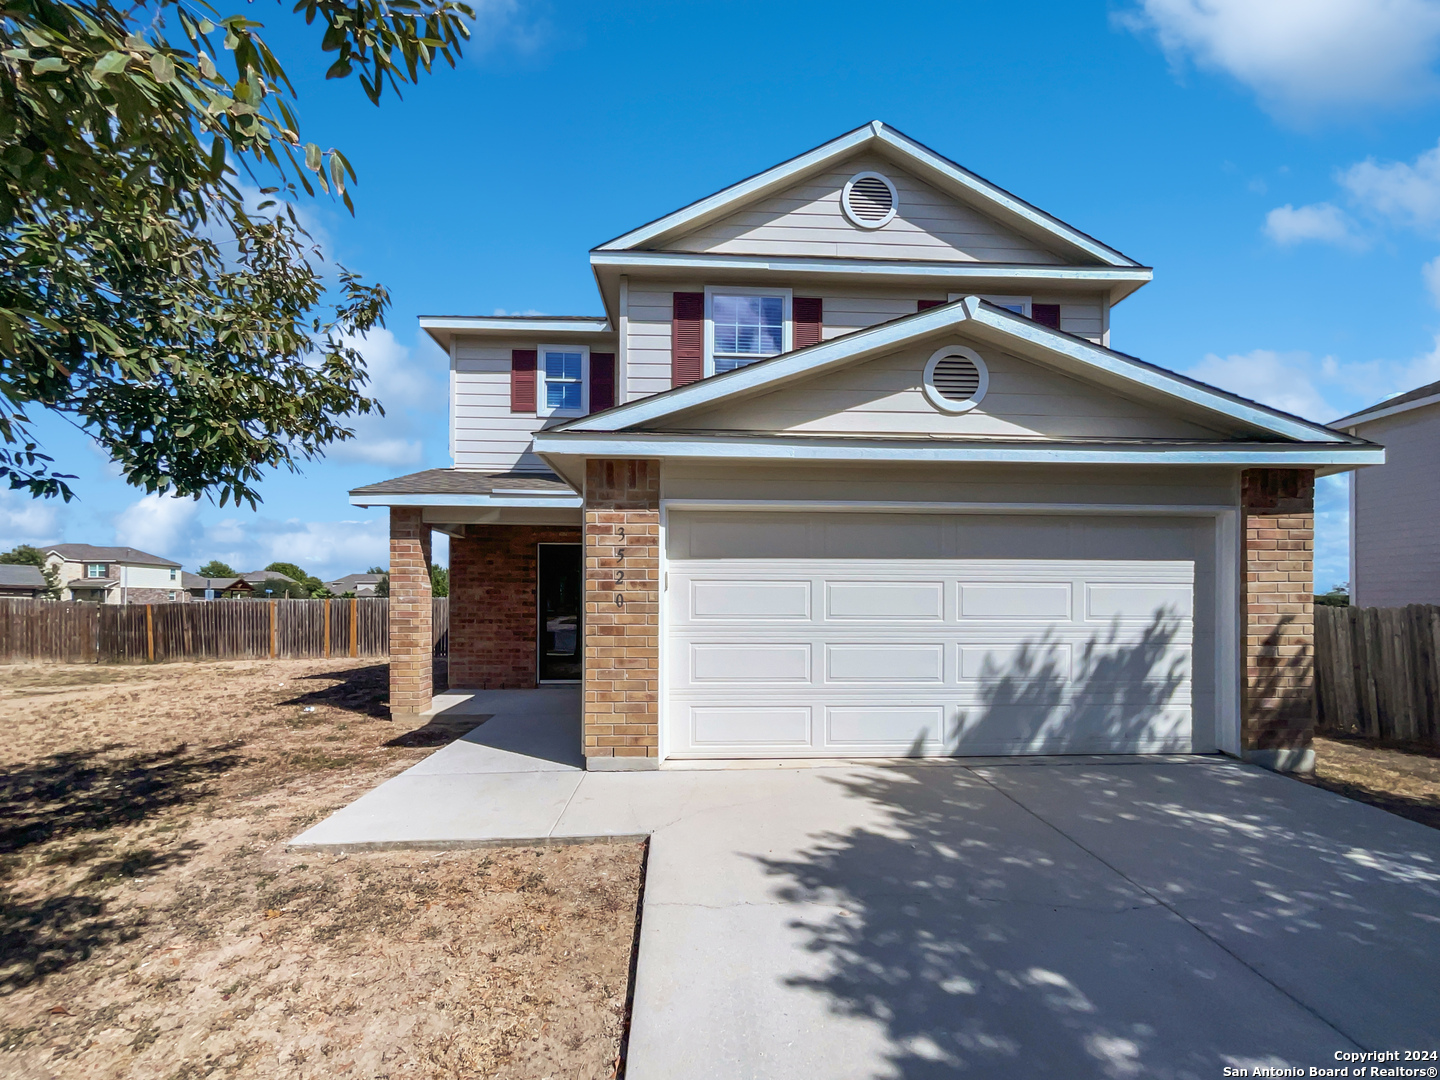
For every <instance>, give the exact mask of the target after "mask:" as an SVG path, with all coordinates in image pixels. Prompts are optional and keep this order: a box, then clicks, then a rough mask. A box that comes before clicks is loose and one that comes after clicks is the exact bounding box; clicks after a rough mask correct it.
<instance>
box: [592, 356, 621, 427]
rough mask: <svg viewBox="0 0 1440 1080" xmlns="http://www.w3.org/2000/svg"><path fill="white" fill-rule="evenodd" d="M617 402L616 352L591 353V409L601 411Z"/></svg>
mask: <svg viewBox="0 0 1440 1080" xmlns="http://www.w3.org/2000/svg"><path fill="white" fill-rule="evenodd" d="M614 404H615V354H614V353H605V352H592V353H591V354H590V411H591V412H599V411H600V410H601V409H608V408H610V407H611V406H612V405H614Z"/></svg>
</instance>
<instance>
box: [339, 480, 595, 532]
mask: <svg viewBox="0 0 1440 1080" xmlns="http://www.w3.org/2000/svg"><path fill="white" fill-rule="evenodd" d="M583 503H584V500H583V499H582V497H581V496H580V495H579V494H578V493H577V492H576V491H575V490H574V489H573V488H572V487H571V486H570V485H569V484H567V483H566V482H565V481H563V480H561V479H560V478H559V477H558V476H554V475H551V474H531V473H486V472H478V471H474V470H470V469H427V470H426V471H424V472H419V473H411V474H410V475H409V476H399V477H396V478H394V479H393V480H382V481H381V482H380V483H378V484H369V485H367V486H365V487H360V488H355V489H354V490H353V491H351V492H350V505H351V506H361V507H366V508H370V507H378V506H383V507H387V508H398V507H413V508H418V509H420V510H421V511H422V519H423V521H424V522H425V523H426V524H430V525H434V526H436V527H437V528H440V529H441V530H442V531H446V530H445V529H444V527H445V526H447V525H456V526H463V525H571V524H579V522H580V519H581V507H582V505H583Z"/></svg>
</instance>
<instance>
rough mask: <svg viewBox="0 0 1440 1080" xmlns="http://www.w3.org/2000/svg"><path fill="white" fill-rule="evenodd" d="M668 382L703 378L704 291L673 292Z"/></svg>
mask: <svg viewBox="0 0 1440 1080" xmlns="http://www.w3.org/2000/svg"><path fill="white" fill-rule="evenodd" d="M670 334H671V338H670V385H671V386H684V385H685V384H686V383H692V382H697V381H698V380H700V379H702V378H704V377H705V294H704V293H693V292H677V293H675V294H674V297H673V299H672V308H671V322H670Z"/></svg>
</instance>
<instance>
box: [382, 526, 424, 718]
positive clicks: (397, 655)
mask: <svg viewBox="0 0 1440 1080" xmlns="http://www.w3.org/2000/svg"><path fill="white" fill-rule="evenodd" d="M433 617H434V616H433V611H432V608H431V604H430V526H429V525H426V524H425V519H424V511H423V510H422V509H421V508H420V507H418V506H394V507H391V508H390V715H391V716H413V715H414V714H416V713H422V712H424V711H425V710H426V709H428V708H430V701H431V697H432V695H433V691H434V684H433V665H434V654H435V646H434V642H433V640H432V639H431V624H432V621H433Z"/></svg>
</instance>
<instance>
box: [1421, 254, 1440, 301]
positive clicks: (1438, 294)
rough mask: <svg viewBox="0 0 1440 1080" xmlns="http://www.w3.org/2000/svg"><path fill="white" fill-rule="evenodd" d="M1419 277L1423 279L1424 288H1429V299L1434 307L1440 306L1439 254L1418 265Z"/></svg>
mask: <svg viewBox="0 0 1440 1080" xmlns="http://www.w3.org/2000/svg"><path fill="white" fill-rule="evenodd" d="M1420 277H1421V278H1423V279H1424V281H1425V288H1427V289H1429V290H1430V299H1431V300H1433V301H1434V302H1435V306H1436V307H1440V255H1437V256H1436V257H1435V258H1433V259H1431V260H1430V261H1429V262H1427V263H1426V264H1425V265H1424V266H1422V267H1420Z"/></svg>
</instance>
